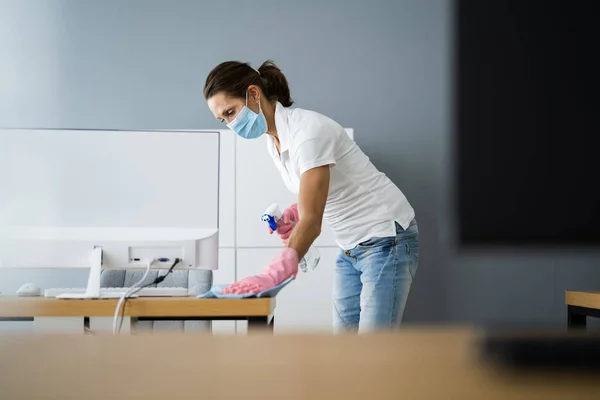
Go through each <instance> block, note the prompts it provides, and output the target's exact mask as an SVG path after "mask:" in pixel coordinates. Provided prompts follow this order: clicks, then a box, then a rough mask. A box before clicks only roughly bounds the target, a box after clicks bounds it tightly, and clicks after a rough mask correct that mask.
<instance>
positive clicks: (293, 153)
mask: <svg viewBox="0 0 600 400" xmlns="http://www.w3.org/2000/svg"><path fill="white" fill-rule="evenodd" d="M275 125H276V129H277V134H278V136H279V141H280V144H281V156H280V155H279V153H278V151H277V147H276V146H275V141H274V139H273V137H271V136H269V135H268V136H267V148H268V150H269V153H270V154H271V156H272V158H273V161H274V162H275V165H276V166H277V169H278V170H279V172H280V173H281V176H282V178H283V181H284V182H285V185H286V186H287V188H288V189H289V190H291V191H292V192H293V193H295V194H298V192H299V189H300V176H301V175H302V174H303V173H304V172H306V171H308V170H309V169H311V168H316V167H320V166H323V165H330V184H329V194H328V196H327V203H326V205H325V214H324V218H325V220H326V221H327V222H328V223H329V225H330V226H331V229H332V230H333V235H334V237H335V240H336V242H337V244H338V245H339V246H340V247H341V248H342V249H344V250H350V249H352V248H354V247H355V246H356V245H357V244H359V243H361V242H364V241H366V240H368V239H371V238H373V237H387V236H395V235H396V224H395V223H396V222H398V223H399V224H400V226H402V227H403V228H404V229H407V228H408V226H409V224H410V223H411V221H412V220H413V219H414V217H415V212H414V210H413V208H412V207H411V205H410V204H409V202H408V200H407V199H406V197H405V196H404V194H403V193H402V192H401V191H400V189H398V187H397V186H396V185H395V184H394V183H393V182H392V181H391V180H390V179H389V178H388V177H387V176H386V175H385V174H383V173H382V172H380V171H378V170H377V168H375V166H374V165H373V164H372V163H371V161H370V160H369V158H368V157H367V156H366V155H365V154H364V153H363V152H362V150H361V149H360V148H359V147H358V146H357V144H356V143H355V142H354V141H353V140H352V139H350V137H349V136H348V134H347V133H346V130H345V129H344V128H343V127H342V126H341V125H339V124H338V123H337V122H335V121H333V120H332V119H330V118H328V117H326V116H324V115H321V114H319V113H316V112H314V111H310V110H304V109H300V108H285V107H284V106H283V105H281V104H280V103H279V102H278V103H277V106H276V109H275Z"/></svg>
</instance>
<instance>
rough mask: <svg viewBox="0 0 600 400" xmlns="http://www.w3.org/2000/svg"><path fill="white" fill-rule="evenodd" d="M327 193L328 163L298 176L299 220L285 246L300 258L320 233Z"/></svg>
mask: <svg viewBox="0 0 600 400" xmlns="http://www.w3.org/2000/svg"><path fill="white" fill-rule="evenodd" d="M328 193H329V165H324V166H321V167H317V168H312V169H310V170H308V171H306V172H305V173H303V174H302V176H301V177H300V192H299V194H298V211H299V213H300V221H299V222H298V224H297V225H296V226H295V228H294V230H293V231H292V234H291V236H290V238H289V239H288V241H287V247H291V248H293V249H295V250H296V251H297V252H298V257H299V258H300V259H301V258H302V257H304V256H305V255H306V252H307V251H308V249H309V247H310V246H311V245H312V244H313V242H314V241H315V239H317V237H319V235H320V234H321V224H322V222H323V213H324V211H325V203H326V202H327V195H328Z"/></svg>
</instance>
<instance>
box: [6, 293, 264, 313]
mask: <svg viewBox="0 0 600 400" xmlns="http://www.w3.org/2000/svg"><path fill="white" fill-rule="evenodd" d="M117 302H118V299H101V300H61V299H55V298H45V297H17V296H0V317H4V318H10V317H80V316H84V317H112V316H113V315H114V313H115V308H116V306H117ZM274 309H275V298H264V299H197V298H195V297H193V296H190V297H140V298H136V299H131V300H128V301H127V305H126V307H125V316H128V317H194V316H197V317H228V316H249V317H253V316H256V317H262V316H268V315H271V314H272V313H273V310H274Z"/></svg>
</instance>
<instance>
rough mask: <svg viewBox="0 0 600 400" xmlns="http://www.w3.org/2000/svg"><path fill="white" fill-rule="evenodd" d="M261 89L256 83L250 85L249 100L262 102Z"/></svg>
mask: <svg viewBox="0 0 600 400" xmlns="http://www.w3.org/2000/svg"><path fill="white" fill-rule="evenodd" d="M260 95H261V93H260V89H259V88H258V86H256V85H250V86H248V102H252V103H255V104H256V103H258V102H260Z"/></svg>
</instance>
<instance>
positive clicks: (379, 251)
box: [333, 220, 419, 333]
mask: <svg viewBox="0 0 600 400" xmlns="http://www.w3.org/2000/svg"><path fill="white" fill-rule="evenodd" d="M418 262H419V228H418V226H417V222H416V220H413V222H412V223H411V224H410V226H409V227H408V229H406V230H404V229H403V228H402V227H401V226H400V225H399V224H396V236H393V237H384V238H373V239H370V240H368V241H366V242H363V243H360V244H359V245H357V246H356V247H355V248H353V249H352V250H348V251H344V250H342V251H341V252H340V254H339V255H338V258H337V261H336V267H335V276H334V284H333V321H334V323H333V325H334V330H335V332H336V333H339V332H356V331H358V332H359V333H362V332H369V331H375V330H388V329H393V328H397V327H399V326H400V322H401V320H402V315H403V314H404V307H405V305H406V299H407V297H408V292H409V291H410V285H411V283H412V281H413V279H414V277H415V273H416V272H417V265H418Z"/></svg>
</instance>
